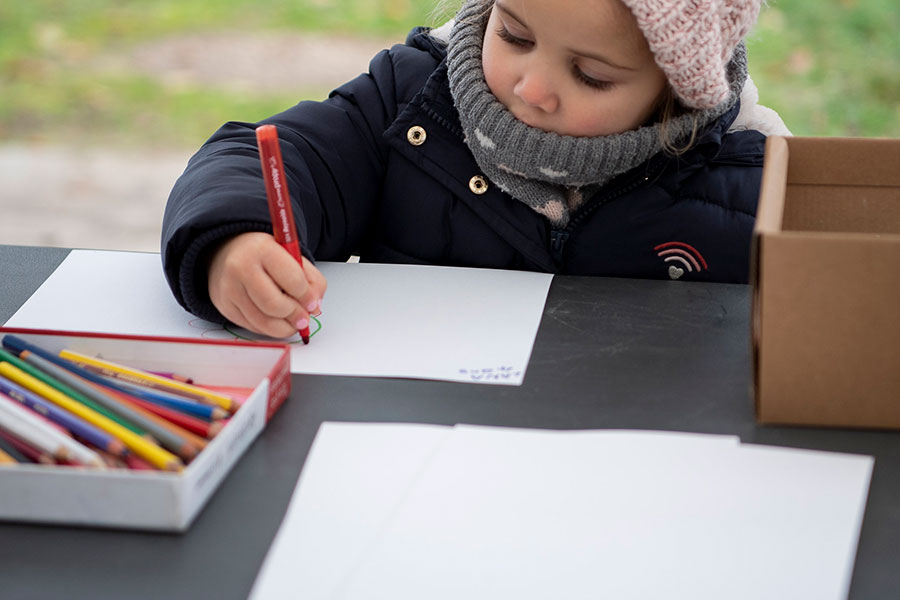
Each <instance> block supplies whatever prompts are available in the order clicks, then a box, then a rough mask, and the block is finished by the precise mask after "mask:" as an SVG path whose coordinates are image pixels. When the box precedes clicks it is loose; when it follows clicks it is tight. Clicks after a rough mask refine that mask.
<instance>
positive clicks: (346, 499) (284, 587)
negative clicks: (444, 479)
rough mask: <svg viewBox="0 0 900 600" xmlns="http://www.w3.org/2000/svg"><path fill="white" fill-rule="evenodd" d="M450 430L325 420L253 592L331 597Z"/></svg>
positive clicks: (263, 598)
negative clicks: (327, 421) (329, 421)
mask: <svg viewBox="0 0 900 600" xmlns="http://www.w3.org/2000/svg"><path fill="white" fill-rule="evenodd" d="M451 430H452V428H451V427H446V426H440V425H410V424H377V425H373V424H363V423H323V424H322V425H321V426H320V427H319V431H318V433H317V434H316V439H315V442H313V446H312V448H311V449H310V452H309V456H308V457H307V459H306V463H305V464H304V466H303V472H302V473H301V474H300V479H299V480H298V482H297V486H296V487H295V488H294V493H293V495H292V496H291V501H290V504H289V505H288V509H287V512H286V514H285V517H284V520H283V521H282V522H281V526H280V527H279V529H278V533H277V534H276V536H275V539H274V541H273V542H272V546H271V547H270V548H269V552H268V554H267V555H266V560H265V562H264V563H263V566H262V568H261V569H260V571H259V574H258V575H257V578H256V582H255V583H254V586H253V591H252V593H251V595H250V598H251V599H252V600H274V599H279V598H304V599H305V600H314V599H316V598H329V597H331V595H332V594H333V593H334V590H335V589H336V588H337V586H338V584H339V583H340V582H341V580H342V579H343V578H344V577H346V576H347V573H348V572H349V570H350V569H351V567H353V566H354V565H355V564H357V563H358V562H359V561H360V560H361V559H362V557H363V556H364V553H365V552H366V551H368V550H369V548H370V547H371V546H372V544H373V543H374V542H375V540H376V539H377V534H378V533H379V531H380V530H381V528H382V527H383V526H384V525H385V523H386V522H387V520H388V517H389V516H390V514H391V511H392V510H393V509H394V508H395V507H396V505H397V504H398V503H399V501H400V500H401V499H402V498H403V497H404V495H405V494H406V492H407V490H408V489H409V487H410V485H412V482H413V481H414V480H415V478H416V477H417V476H418V475H419V474H420V472H421V470H422V469H423V467H424V465H425V464H426V463H427V461H428V459H429V458H430V456H431V454H433V453H434V450H435V449H436V448H437V447H438V446H439V444H440V443H441V442H442V440H444V439H445V437H446V435H447V434H448V433H449V432H450V431H451Z"/></svg>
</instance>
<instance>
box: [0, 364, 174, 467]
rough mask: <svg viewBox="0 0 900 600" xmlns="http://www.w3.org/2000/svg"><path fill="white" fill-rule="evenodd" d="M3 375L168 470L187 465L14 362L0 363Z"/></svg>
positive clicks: (156, 465)
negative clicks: (23, 369) (14, 364)
mask: <svg viewBox="0 0 900 600" xmlns="http://www.w3.org/2000/svg"><path fill="white" fill-rule="evenodd" d="M0 375H3V376H4V377H7V378H9V379H11V380H13V381H15V382H16V383H18V384H19V385H21V386H24V387H26V388H28V389H29V390H31V391H33V392H34V393H36V394H40V395H41V396H43V397H44V398H46V399H47V400H50V401H51V402H53V403H55V404H57V405H59V406H61V407H62V408H64V409H66V410H68V411H69V412H71V413H74V414H76V415H78V416H79V417H81V418H82V419H84V420H85V421H87V422H88V423H90V424H92V425H95V426H97V427H99V428H100V429H102V430H104V431H106V432H107V433H110V434H112V435H114V436H115V437H117V438H119V439H120V440H121V441H122V443H123V444H125V445H126V446H128V448H129V449H130V450H131V451H132V452H134V453H135V454H137V455H138V456H140V457H141V458H143V459H145V460H146V461H147V462H149V463H150V464H152V465H153V466H155V467H156V468H158V469H163V470H165V471H180V470H181V469H183V468H184V463H183V462H182V461H181V459H180V458H178V457H177V456H175V455H174V454H172V453H171V452H169V451H167V450H165V449H163V448H160V447H159V446H157V445H156V444H154V443H153V442H150V441H148V440H147V439H145V438H143V437H141V436H139V435H137V434H135V433H134V432H132V431H130V430H128V429H125V428H124V427H122V426H121V425H119V424H118V423H116V422H115V421H113V420H112V419H108V418H106V417H104V416H103V415H101V414H100V413H98V412H96V411H94V410H91V409H90V408H88V407H87V406H85V405H84V404H82V403H80V402H78V401H76V400H73V399H72V398H69V397H68V396H66V395H65V394H63V393H62V392H60V391H58V390H56V389H54V388H52V387H50V386H49V385H47V384H46V383H43V382H42V381H40V380H38V379H36V378H35V377H32V376H31V375H29V374H28V373H25V372H24V371H22V370H21V369H19V368H17V367H15V366H13V365H12V364H10V363H8V362H2V363H0Z"/></svg>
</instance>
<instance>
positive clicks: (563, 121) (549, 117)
mask: <svg viewBox="0 0 900 600" xmlns="http://www.w3.org/2000/svg"><path fill="white" fill-rule="evenodd" d="M482 60H483V63H484V76H485V79H486V80H487V85H488V87H489V88H490V89H491V92H492V93H493V94H494V95H495V96H496V97H497V99H498V100H500V102H502V103H503V105H504V106H506V108H507V109H509V111H510V112H512V114H513V115H514V116H515V117H516V118H517V119H519V120H520V121H523V122H525V123H526V124H527V125H530V126H532V127H537V128H538V129H543V130H544V131H552V132H554V133H558V134H561V135H571V136H598V135H609V134H613V133H621V132H623V131H628V130H630V129H636V128H637V127H639V126H641V125H643V124H644V123H645V122H646V121H647V120H648V119H649V118H650V116H651V115H652V114H653V112H654V111H655V110H656V108H657V106H658V104H659V101H660V99H661V98H662V96H663V92H664V90H665V89H666V77H665V75H664V74H663V72H662V70H661V69H660V68H659V67H658V66H657V65H656V63H655V62H654V60H653V54H651V52H650V49H649V48H648V46H647V42H646V41H645V40H644V36H643V34H642V33H641V31H640V29H639V28H638V26H637V22H636V21H635V19H634V16H633V15H632V14H631V11H629V10H628V8H627V7H626V6H625V5H624V4H622V3H621V2H620V1H619V0H553V1H552V2H551V1H549V0H496V2H495V4H494V7H493V8H492V9H491V15H490V19H489V20H488V24H487V31H486V32H485V36H484V46H483V53H482Z"/></svg>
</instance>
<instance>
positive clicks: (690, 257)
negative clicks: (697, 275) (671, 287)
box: [653, 242, 709, 279]
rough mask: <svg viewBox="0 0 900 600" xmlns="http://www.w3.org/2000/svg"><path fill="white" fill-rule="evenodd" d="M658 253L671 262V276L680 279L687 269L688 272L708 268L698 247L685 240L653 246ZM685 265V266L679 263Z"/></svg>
mask: <svg viewBox="0 0 900 600" xmlns="http://www.w3.org/2000/svg"><path fill="white" fill-rule="evenodd" d="M653 249H654V250H656V255H657V256H660V257H662V258H663V260H665V262H667V263H672V264H669V278H670V279H678V278H679V277H681V276H682V275H684V272H685V270H687V272H688V273H692V272H694V271H703V270H708V269H709V267H708V266H707V265H706V260H705V259H704V258H703V255H702V254H700V253H699V252H698V251H697V249H696V248H694V247H693V246H691V245H690V244H685V243H684V242H666V243H665V244H660V245H659V246H655V247H654V248H653ZM679 264H680V265H684V268H682V267H680V266H678V265H679Z"/></svg>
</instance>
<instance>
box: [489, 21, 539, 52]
mask: <svg viewBox="0 0 900 600" xmlns="http://www.w3.org/2000/svg"><path fill="white" fill-rule="evenodd" d="M497 36H498V37H499V38H500V39H501V40H503V41H504V42H506V43H507V44H512V45H513V46H519V47H520V48H528V47H530V46H531V45H532V43H533V42H531V41H530V40H526V39H524V38H520V37H516V36H514V35H513V34H511V33H510V32H509V29H507V28H506V27H504V26H503V25H501V26H500V27H499V28H497Z"/></svg>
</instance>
